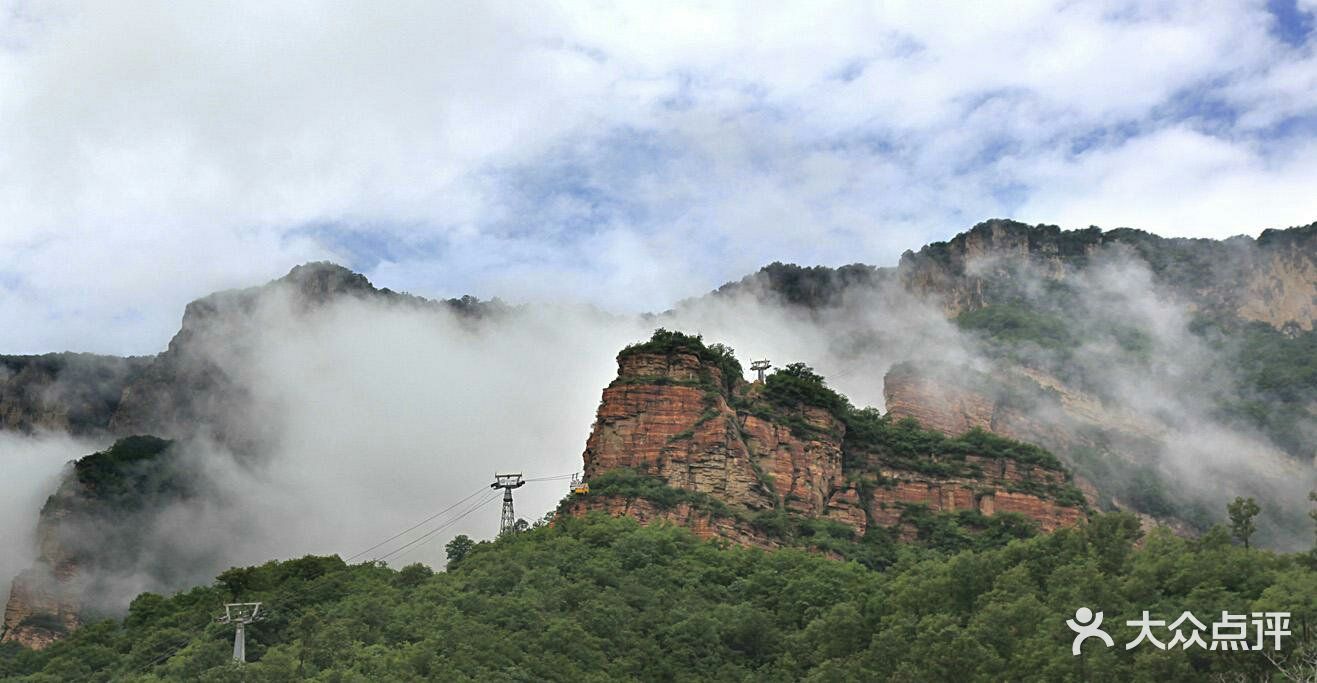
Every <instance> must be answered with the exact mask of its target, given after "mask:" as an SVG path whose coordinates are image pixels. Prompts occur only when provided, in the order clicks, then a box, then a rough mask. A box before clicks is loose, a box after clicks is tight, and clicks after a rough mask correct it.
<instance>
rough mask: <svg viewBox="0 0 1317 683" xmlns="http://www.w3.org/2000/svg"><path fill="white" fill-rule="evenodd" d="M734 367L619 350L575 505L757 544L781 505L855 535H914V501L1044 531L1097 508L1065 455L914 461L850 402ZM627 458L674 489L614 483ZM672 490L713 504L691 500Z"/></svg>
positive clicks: (770, 538)
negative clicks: (1067, 467) (852, 415)
mask: <svg viewBox="0 0 1317 683" xmlns="http://www.w3.org/2000/svg"><path fill="white" fill-rule="evenodd" d="M725 372H726V367H725V366H720V364H719V363H716V362H713V361H712V360H710V359H709V358H708V357H702V355H701V353H700V352H698V351H696V350H690V349H679V350H675V351H668V352H649V351H645V350H643V345H642V347H640V350H632V349H629V350H628V351H624V352H623V353H622V354H620V355H619V357H618V377H617V379H616V380H615V381H614V382H613V383H612V384H610V385H609V387H608V388H606V389H605V390H604V393H603V399H602V401H601V403H600V406H599V411H598V418H597V421H596V422H595V426H594V429H593V431H592V432H591V434H590V437H589V439H588V441H587V444H586V449H585V453H584V455H583V459H584V466H585V475H586V478H587V480H588V481H591V482H592V486H593V487H594V488H593V489H592V491H591V493H590V494H588V495H586V496H580V497H577V498H575V499H574V500H572V501H571V502H570V505H569V506H568V507H567V511H569V512H573V513H583V512H587V511H590V510H601V511H605V512H608V513H609V514H615V515H616V514H624V515H629V516H632V517H636V518H637V519H640V520H641V521H642V522H650V521H653V520H659V519H662V520H668V521H673V522H678V523H681V524H684V525H687V526H692V527H694V528H697V529H699V531H700V533H702V534H704V535H708V536H715V535H716V536H720V537H723V538H726V539H728V540H731V541H733V542H736V543H740V544H742V545H749V546H755V547H776V546H778V545H781V544H782V543H783V542H784V541H783V539H782V538H781V537H780V536H775V535H774V530H773V526H774V525H772V524H768V523H761V522H762V521H763V520H764V519H770V520H771V519H775V518H777V517H778V516H779V515H783V514H784V515H787V516H789V517H793V518H800V519H823V520H827V521H830V522H837V523H840V524H843V525H845V526H846V527H848V528H849V529H850V530H851V534H852V536H853V537H855V538H859V537H860V536H863V535H864V534H865V533H866V532H867V531H868V530H869V529H870V528H871V527H890V528H893V529H894V530H896V532H897V533H898V534H900V535H901V536H903V537H906V538H912V537H913V535H914V533H915V531H914V528H913V527H912V526H911V525H910V524H908V519H907V513H908V511H910V510H912V509H915V508H917V509H919V510H923V511H926V512H931V513H940V512H958V511H972V512H978V513H981V514H982V515H985V516H989V517H990V516H992V515H994V514H999V513H1002V512H1014V513H1018V514H1020V515H1022V516H1024V517H1026V518H1029V519H1030V520H1032V522H1033V523H1035V524H1036V525H1037V526H1038V528H1040V529H1042V530H1044V531H1050V530H1054V529H1057V528H1059V527H1062V526H1068V525H1072V524H1075V523H1076V522H1078V521H1079V520H1080V519H1082V518H1083V517H1084V515H1085V513H1084V509H1083V502H1082V499H1081V498H1080V497H1079V496H1078V494H1077V491H1075V489H1074V488H1073V486H1071V485H1070V483H1069V480H1068V476H1067V474H1066V473H1065V472H1064V471H1062V470H1060V469H1058V468H1055V467H1049V466H1045V465H1039V464H1032V463H1020V462H1015V461H1012V460H1009V459H1002V458H999V457H990V456H989V455H988V454H986V453H985V454H983V455H976V454H973V453H970V454H964V453H946V454H942V453H937V452H929V453H925V454H922V458H923V459H922V460H921V459H916V460H914V461H912V460H910V459H909V457H908V455H907V454H896V453H890V452H889V450H888V449H886V448H885V447H883V446H882V445H881V444H878V443H872V442H870V443H866V442H864V441H863V439H862V438H861V437H859V436H853V435H850V434H848V425H847V419H846V417H847V416H846V415H842V414H838V412H837V411H836V410H832V409H828V408H826V407H822V406H819V405H810V404H808V403H796V404H791V403H789V402H786V403H784V402H782V401H781V400H779V397H774V396H770V395H769V394H770V393H771V388H770V387H766V386H765V385H764V384H761V383H754V384H751V383H747V382H746V381H744V380H743V379H742V378H741V377H740V376H739V375H738V376H733V377H730V378H729V377H727V375H726V374H725ZM870 419H876V418H873V417H872V416H871V418H870ZM883 424H886V423H883ZM973 426H976V425H975V424H969V427H973ZM902 429H916V428H912V427H909V426H906V427H902ZM967 429H968V427H967ZM961 431H965V430H961ZM617 472H627V473H629V474H628V476H638V477H641V478H645V479H648V480H649V481H650V482H651V483H653V482H657V485H658V486H661V487H664V489H665V491H664V492H663V496H659V495H650V496H649V498H647V497H646V494H644V493H643V492H642V493H639V494H637V493H635V492H634V491H631V490H628V489H627V487H626V486H617V487H615V486H614V484H613V483H612V482H613V481H614V480H613V479H610V476H611V474H612V473H617ZM601 481H602V482H603V484H602V485H596V484H595V483H593V482H601ZM667 490H671V491H676V492H680V493H681V494H683V495H685V494H686V493H689V494H693V495H697V496H700V497H702V498H700V500H704V499H708V500H711V501H713V504H711V505H705V506H698V505H692V504H691V503H690V502H689V501H687V500H685V499H683V498H682V497H681V496H680V495H676V496H667V495H666V492H667ZM1058 492H1067V493H1066V495H1056V494H1057V493H1058ZM660 497H668V498H670V499H671V500H669V501H668V504H664V503H663V501H660V500H655V499H656V498H660ZM672 500H676V501H678V502H675V503H673V502H672Z"/></svg>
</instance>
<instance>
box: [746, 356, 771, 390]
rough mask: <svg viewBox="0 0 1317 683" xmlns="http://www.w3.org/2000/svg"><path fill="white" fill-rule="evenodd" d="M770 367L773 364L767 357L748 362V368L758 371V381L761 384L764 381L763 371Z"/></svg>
mask: <svg viewBox="0 0 1317 683" xmlns="http://www.w3.org/2000/svg"><path fill="white" fill-rule="evenodd" d="M771 367H773V364H772V363H770V362H768V359H767V358H765V359H764V360H756V361H751V363H750V369H751V370H754V371H755V372H757V373H759V382H760V383H761V384H762V383H763V381H764V373H765V372H766V371H767V370H768V369H769V368H771Z"/></svg>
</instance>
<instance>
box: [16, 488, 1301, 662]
mask: <svg viewBox="0 0 1317 683" xmlns="http://www.w3.org/2000/svg"><path fill="white" fill-rule="evenodd" d="M1137 529H1138V525H1137V523H1136V522H1135V521H1134V520H1133V518H1132V517H1129V516H1127V515H1121V514H1110V515H1100V516H1097V517H1095V518H1094V519H1093V520H1092V521H1090V522H1089V523H1087V524H1086V525H1084V526H1081V527H1078V528H1072V529H1062V530H1060V531H1058V532H1056V533H1054V534H1050V535H1046V536H1038V537H1034V538H1030V539H1027V540H1015V541H1011V542H1010V543H1009V544H1007V545H1005V546H1001V547H996V548H988V549H982V550H977V551H964V552H958V553H950V552H947V551H944V550H939V549H937V548H919V547H914V546H906V547H902V548H901V549H900V552H899V557H898V559H897V561H896V563H895V564H894V565H893V566H891V567H890V568H889V569H888V570H887V571H883V572H877V571H873V570H871V569H868V568H866V567H864V566H862V565H860V564H858V563H855V562H840V561H836V560H831V559H827V558H825V557H823V556H821V555H818V554H814V553H807V552H802V551H797V550H780V551H776V552H764V551H760V550H751V549H745V548H739V547H727V546H723V545H719V544H717V543H714V542H702V541H700V540H698V539H697V538H696V537H695V536H693V535H692V534H691V533H690V531H688V530H686V529H682V528H677V527H672V526H667V525H657V526H650V527H642V526H640V525H639V524H638V523H636V522H635V521H634V520H631V519H626V518H621V519H617V518H608V517H603V516H591V517H589V518H584V519H581V518H562V519H560V520H559V522H558V523H556V524H555V525H553V526H541V527H539V528H535V529H532V530H530V531H527V532H523V533H513V534H510V535H507V536H504V537H503V538H500V539H498V540H497V541H495V542H485V543H479V544H475V545H474V546H472V545H470V544H469V542H464V538H459V539H457V540H456V541H455V542H454V543H452V544H450V546H449V555H450V558H451V562H450V567H449V570H448V571H447V572H441V573H434V572H432V571H431V570H430V569H428V568H426V567H423V566H420V565H413V566H409V567H406V568H403V569H402V570H400V571H394V570H392V569H389V568H387V567H383V566H379V565H373V564H360V565H347V564H345V563H344V562H342V561H341V560H340V559H338V558H337V557H306V558H303V559H300V560H291V561H287V562H271V563H269V564H266V565H263V566H259V567H249V568H240V569H231V570H229V571H226V572H224V573H222V574H220V576H219V577H218V579H217V580H216V581H215V583H214V584H212V585H210V586H206V587H199V588H194V589H192V590H189V591H186V592H183V593H180V594H178V595H175V596H173V597H168V598H166V597H161V596H159V595H153V594H144V595H142V596H140V597H138V598H137V599H136V600H135V601H134V602H133V605H132V608H131V610H130V612H129V614H128V615H127V617H126V618H125V619H124V620H123V621H104V622H100V623H96V624H91V625H88V626H87V627H85V628H83V629H81V630H79V631H78V632H76V633H74V634H73V635H72V636H71V637H70V638H69V639H67V640H65V641H62V642H59V643H56V644H54V645H53V646H51V647H50V648H48V649H46V650H44V651H40V652H35V651H29V650H24V649H22V648H19V647H18V646H16V645H13V644H7V645H6V648H5V649H3V650H0V675H3V676H5V677H6V678H12V679H14V680H22V681H69V680H87V681H109V680H199V681H231V680H232V681H237V680H245V681H282V680H292V679H295V678H302V677H305V678H310V679H312V680H321V681H356V680H391V681H422V680H504V681H533V680H564V681H566V680H570V681H617V680H669V681H684V680H722V681H792V680H817V681H871V680H905V681H926V680H963V681H1002V680H1013V681H1064V680H1072V681H1079V680H1091V681H1190V680H1194V681H1197V680H1242V679H1245V678H1246V679H1247V680H1254V679H1256V678H1258V677H1263V676H1267V675H1276V674H1278V673H1279V669H1278V667H1294V666H1297V662H1298V660H1299V659H1300V657H1301V655H1302V654H1303V653H1305V652H1306V653H1308V654H1311V652H1312V648H1313V647H1314V645H1313V639H1314V637H1317V633H1313V631H1312V629H1313V628H1314V627H1317V572H1315V571H1314V570H1313V568H1312V564H1311V558H1310V557H1309V556H1307V555H1281V554H1275V553H1272V552H1269V551H1264V550H1256V549H1252V550H1250V549H1245V548H1243V547H1239V546H1236V545H1233V544H1232V543H1231V540H1230V538H1229V535H1228V534H1227V533H1226V532H1225V531H1224V530H1223V529H1220V528H1218V529H1215V530H1213V531H1212V532H1210V533H1208V534H1206V535H1205V536H1203V537H1202V538H1200V539H1197V540H1186V539H1183V538H1178V537H1174V536H1172V535H1170V534H1169V533H1164V532H1161V531H1158V532H1155V533H1154V534H1153V535H1152V536H1150V537H1148V538H1146V539H1143V540H1142V547H1137V546H1136V540H1138V536H1139V532H1138V530H1137ZM238 600H240V601H255V600H259V601H262V602H263V603H264V605H265V609H266V610H267V612H268V615H269V618H268V619H266V620H264V621H259V622H256V623H255V624H253V625H251V626H250V627H249V630H248V645H247V655H248V658H249V659H251V660H254V661H253V662H252V663H250V664H248V665H246V666H245V667H244V668H241V669H239V668H236V667H235V665H233V664H231V663H230V661H229V656H230V650H231V647H232V637H233V629H232V627H231V626H225V625H222V624H218V623H215V621H214V618H215V617H216V616H217V615H218V614H220V613H222V611H223V607H222V605H223V603H225V602H230V601H238ZM1081 606H1089V607H1091V608H1093V609H1094V610H1103V611H1105V614H1106V622H1105V628H1106V630H1107V631H1108V632H1109V633H1110V634H1111V635H1112V637H1113V638H1114V639H1115V641H1116V642H1117V643H1118V645H1117V646H1116V647H1112V648H1110V649H1108V648H1104V647H1101V646H1100V644H1095V643H1093V642H1090V643H1089V644H1088V645H1086V646H1085V648H1084V653H1083V655H1082V656H1079V657H1076V656H1073V655H1072V654H1071V652H1070V645H1071V639H1072V637H1073V635H1074V634H1073V633H1072V632H1071V631H1070V630H1069V629H1068V628H1067V627H1066V625H1065V620H1066V619H1068V618H1071V617H1072V615H1073V614H1074V612H1075V610H1076V609H1077V608H1078V607H1081ZM1142 610H1149V611H1150V612H1151V613H1152V614H1153V615H1154V616H1161V617H1163V618H1166V617H1169V618H1171V619H1173V618H1174V617H1175V616H1177V615H1179V614H1180V613H1181V612H1182V611H1183V610H1192V611H1194V612H1195V613H1196V615H1197V616H1198V617H1199V618H1200V619H1203V620H1205V621H1206V620H1209V619H1214V618H1215V617H1216V615H1218V614H1219V612H1220V611H1221V610H1228V611H1230V612H1234V613H1249V612H1250V611H1260V610H1280V611H1289V612H1292V614H1293V631H1294V635H1293V636H1292V637H1290V638H1287V639H1285V641H1284V642H1283V652H1282V653H1280V657H1281V659H1278V660H1277V662H1276V663H1273V662H1271V661H1269V660H1268V659H1267V658H1265V657H1264V656H1263V655H1262V654H1261V653H1256V652H1222V651H1208V650H1205V649H1201V648H1191V649H1189V650H1179V649H1176V650H1173V651H1162V650H1159V649H1157V648H1155V647H1152V646H1150V645H1148V644H1147V643H1145V644H1144V645H1143V646H1142V647H1137V648H1134V649H1131V650H1126V649H1125V648H1123V647H1121V646H1120V645H1119V644H1120V643H1126V642H1129V641H1131V640H1133V639H1134V637H1135V636H1136V632H1137V629H1133V628H1128V627H1126V626H1125V625H1124V622H1125V620H1127V619H1133V618H1136V617H1138V616H1139V615H1140V614H1141V612H1142ZM1208 623H1210V622H1208Z"/></svg>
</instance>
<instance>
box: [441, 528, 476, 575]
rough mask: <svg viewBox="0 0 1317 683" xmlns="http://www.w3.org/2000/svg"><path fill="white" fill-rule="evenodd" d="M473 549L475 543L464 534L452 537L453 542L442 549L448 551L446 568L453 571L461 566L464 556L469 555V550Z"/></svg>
mask: <svg viewBox="0 0 1317 683" xmlns="http://www.w3.org/2000/svg"><path fill="white" fill-rule="evenodd" d="M474 547H476V542H475V541H473V540H471V537H470V536H467V535H466V534H458V535H456V536H454V537H453V540H451V541H449V542H448V545H446V546H444V549H445V550H447V551H448V568H449V569H453V568H455V567H457V565H458V564H461V562H462V560H465V559H466V556H467V555H468V554H470V553H471V549H472V548H474Z"/></svg>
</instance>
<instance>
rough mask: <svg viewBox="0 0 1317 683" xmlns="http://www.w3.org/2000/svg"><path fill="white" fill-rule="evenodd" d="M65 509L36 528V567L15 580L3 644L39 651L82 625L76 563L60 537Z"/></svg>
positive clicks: (53, 511)
mask: <svg viewBox="0 0 1317 683" xmlns="http://www.w3.org/2000/svg"><path fill="white" fill-rule="evenodd" d="M67 514H68V512H67V510H66V509H63V508H60V507H59V506H54V507H52V508H48V510H47V511H46V512H44V513H43V514H42V516H41V521H40V522H39V523H38V525H37V538H38V548H39V556H38V558H37V561H36V563H35V564H34V565H33V566H32V567H31V568H30V569H28V570H26V571H24V572H23V573H22V574H20V575H18V576H17V577H15V578H14V582H13V586H12V587H11V588H10V591H9V600H8V602H6V603H5V613H4V623H3V625H2V626H0V642H9V641H13V642H16V643H19V644H20V645H23V646H25V647H29V648H32V649H36V650H40V649H42V648H44V647H46V646H48V645H50V644H51V643H53V642H55V641H56V640H59V639H60V638H63V637H64V636H66V635H68V634H69V633H70V632H72V631H73V630H74V629H76V628H78V626H80V625H81V623H82V621H81V617H80V616H79V615H80V611H81V609H82V602H81V600H80V599H79V595H80V593H81V588H80V587H79V585H78V565H77V561H76V559H75V558H74V557H73V556H72V555H71V553H70V552H69V551H68V549H67V548H66V547H65V545H64V544H62V543H61V542H60V540H59V536H58V526H59V522H60V519H61V518H62V517H64V516H67Z"/></svg>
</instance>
